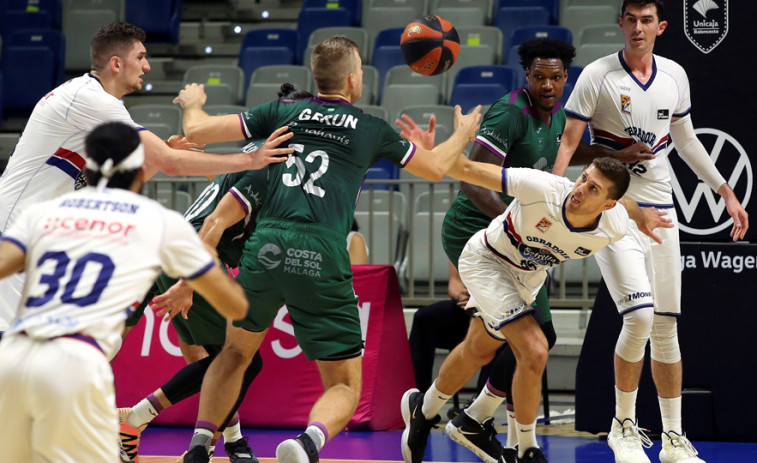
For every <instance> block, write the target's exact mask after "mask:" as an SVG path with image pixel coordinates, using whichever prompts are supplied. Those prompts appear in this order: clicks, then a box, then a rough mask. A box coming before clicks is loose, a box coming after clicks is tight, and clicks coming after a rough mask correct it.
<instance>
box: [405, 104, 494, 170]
mask: <svg viewBox="0 0 757 463" xmlns="http://www.w3.org/2000/svg"><path fill="white" fill-rule="evenodd" d="M480 121H481V106H480V105H479V106H476V107H475V108H474V109H473V110H471V112H469V113H468V114H465V115H464V114H463V113H462V110H461V109H460V106H455V132H454V133H453V134H452V135H451V136H450V137H449V138H448V139H447V140H445V141H444V142H443V143H441V144H439V145H437V146H435V147H434V148H433V149H432V150H427V149H425V148H423V145H422V141H420V140H410V141H412V142H413V143H414V144H415V145H416V151H415V154H414V155H413V157H412V158H411V159H410V162H408V163H407V165H406V166H405V170H407V171H408V172H410V173H411V174H413V175H415V176H417V177H423V178H425V179H427V180H432V181H434V182H437V181H439V180H441V179H442V178H444V175H445V174H446V173H447V171H449V169H450V168H451V167H452V166H453V165H454V164H455V163H456V162H457V158H458V157H459V156H463V157H465V156H464V155H463V154H462V152H463V149H464V148H465V145H466V144H467V143H468V141H470V140H473V139H474V138H475V136H476V132H477V131H478V123H479V122H480Z"/></svg>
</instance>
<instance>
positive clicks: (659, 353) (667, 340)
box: [650, 315, 681, 363]
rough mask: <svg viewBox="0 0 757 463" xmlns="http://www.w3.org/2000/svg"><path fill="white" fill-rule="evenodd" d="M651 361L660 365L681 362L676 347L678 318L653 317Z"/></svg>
mask: <svg viewBox="0 0 757 463" xmlns="http://www.w3.org/2000/svg"><path fill="white" fill-rule="evenodd" d="M650 342H651V343H652V346H651V351H652V360H655V361H657V362H661V363H677V362H679V361H680V360H681V348H680V347H679V346H678V318H677V317H672V316H669V315H655V316H654V324H653V326H652V335H651V336H650Z"/></svg>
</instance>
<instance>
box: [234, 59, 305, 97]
mask: <svg viewBox="0 0 757 463" xmlns="http://www.w3.org/2000/svg"><path fill="white" fill-rule="evenodd" d="M286 82H289V83H291V84H293V85H294V87H295V88H296V89H297V90H304V91H306V92H311V93H312V92H313V73H312V71H311V70H310V68H308V67H305V66H297V65H294V64H290V65H276V66H263V67H260V68H258V70H257V71H255V73H254V74H253V75H252V78H251V79H250V86H252V85H257V87H256V88H257V89H258V90H260V89H263V88H268V89H274V91H268V92H265V93H263V95H256V96H255V97H254V99H253V100H252V101H269V100H271V99H275V98H276V93H277V92H278V90H279V88H281V84H283V83H286ZM260 84H266V87H262V86H260ZM248 89H249V87H248ZM258 97H260V98H258ZM250 107H251V106H250Z"/></svg>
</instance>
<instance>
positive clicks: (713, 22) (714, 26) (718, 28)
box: [683, 0, 728, 53]
mask: <svg viewBox="0 0 757 463" xmlns="http://www.w3.org/2000/svg"><path fill="white" fill-rule="evenodd" d="M683 24H684V31H685V33H686V38H688V39H689V42H691V43H692V44H694V46H695V47H697V48H698V49H699V50H700V51H701V52H702V53H709V52H711V51H712V50H713V49H715V47H717V46H718V45H719V44H720V42H722V41H723V39H724V38H725V36H726V34H728V0H684V4H683Z"/></svg>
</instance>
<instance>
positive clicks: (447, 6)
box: [428, 0, 492, 29]
mask: <svg viewBox="0 0 757 463" xmlns="http://www.w3.org/2000/svg"><path fill="white" fill-rule="evenodd" d="M467 8H475V9H477V10H479V11H480V12H481V13H482V14H483V17H482V21H481V22H480V23H478V24H477V25H479V26H480V25H483V24H488V23H490V22H491V20H492V0H431V1H430V4H429V8H428V10H429V11H430V12H431V14H438V15H439V16H441V17H442V18H445V19H448V20H449V21H450V22H451V23H452V24H453V25H454V26H455V28H456V29H457V28H458V26H462V25H463V24H461V23H460V22H459V21H458V20H457V19H456V17H455V16H452V15H450V16H445V15H443V14H441V13H440V12H439V10H440V9H441V10H443V11H454V10H455V9H467ZM471 25H474V26H475V25H476V24H471Z"/></svg>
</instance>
